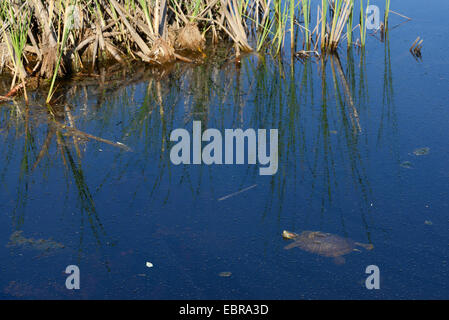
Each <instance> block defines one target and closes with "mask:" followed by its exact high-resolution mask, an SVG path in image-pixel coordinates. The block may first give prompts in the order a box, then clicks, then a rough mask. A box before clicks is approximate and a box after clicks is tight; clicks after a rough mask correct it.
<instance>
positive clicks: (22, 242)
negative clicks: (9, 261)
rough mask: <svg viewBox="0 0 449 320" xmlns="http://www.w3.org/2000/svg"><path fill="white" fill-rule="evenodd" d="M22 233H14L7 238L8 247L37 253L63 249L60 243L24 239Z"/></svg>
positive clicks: (48, 240)
mask: <svg viewBox="0 0 449 320" xmlns="http://www.w3.org/2000/svg"><path fill="white" fill-rule="evenodd" d="M22 233H23V231H15V232H14V233H13V234H12V235H11V237H10V238H9V243H8V246H9V247H14V246H21V247H28V248H32V249H36V250H39V251H49V250H55V249H62V248H64V245H63V244H62V243H59V242H56V241H53V240H50V239H34V238H25V237H24V236H23V235H22Z"/></svg>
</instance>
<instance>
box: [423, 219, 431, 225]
mask: <svg viewBox="0 0 449 320" xmlns="http://www.w3.org/2000/svg"><path fill="white" fill-rule="evenodd" d="M424 224H426V225H428V226H431V225H432V224H433V223H432V221H430V220H426V221H424Z"/></svg>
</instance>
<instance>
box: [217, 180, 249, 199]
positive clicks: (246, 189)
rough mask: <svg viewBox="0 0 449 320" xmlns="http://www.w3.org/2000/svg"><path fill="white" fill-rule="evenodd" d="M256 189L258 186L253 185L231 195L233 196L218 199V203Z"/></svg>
mask: <svg viewBox="0 0 449 320" xmlns="http://www.w3.org/2000/svg"><path fill="white" fill-rule="evenodd" d="M255 187H257V184H253V185H252V186H249V187H247V188H245V189H242V190H240V191H237V192H234V193H231V194H229V195H227V196H224V197H221V198H220V199H218V201H223V200H225V199H228V198H230V197H233V196H235V195H238V194H239V193H242V192H245V191H248V190H250V189H252V188H255Z"/></svg>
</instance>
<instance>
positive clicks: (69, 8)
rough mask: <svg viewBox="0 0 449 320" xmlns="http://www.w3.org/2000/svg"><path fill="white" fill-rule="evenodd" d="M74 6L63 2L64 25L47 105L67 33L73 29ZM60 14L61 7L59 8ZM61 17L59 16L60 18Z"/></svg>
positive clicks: (51, 94) (71, 3)
mask: <svg viewBox="0 0 449 320" xmlns="http://www.w3.org/2000/svg"><path fill="white" fill-rule="evenodd" d="M75 4H76V0H72V1H70V0H66V1H65V8H64V10H63V12H64V22H63V23H64V25H63V30H62V38H61V40H60V41H59V42H58V53H57V57H58V58H57V60H56V67H55V70H54V72H53V77H52V79H51V83H50V89H49V91H48V95H47V100H46V102H47V104H48V103H50V101H51V98H52V97H53V93H54V85H55V81H56V77H57V75H58V71H59V67H60V66H61V59H62V55H63V52H64V49H65V46H66V43H67V39H68V37H69V33H70V30H71V29H72V27H73V20H74V19H73V13H74V8H75V7H74V5H75ZM60 9H61V12H62V9H63V8H62V6H61V7H60ZM61 16H62V15H60V17H61Z"/></svg>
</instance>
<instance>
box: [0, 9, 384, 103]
mask: <svg viewBox="0 0 449 320" xmlns="http://www.w3.org/2000/svg"><path fill="white" fill-rule="evenodd" d="M358 1H359V0H317V1H314V3H313V5H312V2H311V0H188V1H181V0H11V1H2V3H1V4H0V26H1V27H0V37H1V38H0V74H1V73H10V74H11V75H12V82H11V87H10V91H9V92H8V93H7V94H6V95H4V96H0V101H6V100H10V99H11V97H12V96H14V95H16V94H17V93H18V92H19V91H23V93H24V99H25V102H26V103H28V95H27V91H26V88H27V86H29V85H30V84H31V83H33V82H35V80H36V79H37V80H44V81H45V83H46V84H47V85H48V95H47V98H46V103H47V104H49V105H50V104H51V103H52V100H53V95H54V92H55V89H56V87H55V86H56V81H57V80H58V79H61V78H64V77H66V76H70V75H73V74H75V73H77V72H80V71H82V70H86V69H87V70H90V71H91V70H94V69H95V67H98V66H99V65H102V64H107V63H111V62H114V63H115V62H116V63H119V64H123V65H127V64H129V63H131V62H132V61H136V60H137V61H139V62H145V63H148V64H151V65H156V66H159V65H165V64H169V63H173V62H175V61H182V62H187V63H192V62H195V61H198V60H201V59H202V58H204V57H205V56H206V55H205V53H204V50H205V49H206V47H210V46H215V45H217V44H223V43H225V44H228V45H229V46H230V47H231V48H232V50H233V51H234V56H235V58H236V61H238V60H239V57H240V55H241V54H243V53H247V52H258V53H268V54H271V55H273V56H276V55H280V54H282V53H283V52H284V50H285V49H284V47H285V46H286V40H287V41H289V44H290V52H291V54H292V56H296V57H298V58H302V59H305V58H308V57H310V56H311V55H312V54H315V55H316V56H323V55H325V54H332V53H336V52H337V50H339V49H341V48H343V47H344V45H343V42H344V41H346V43H347V48H348V49H349V48H351V47H353V46H355V47H360V48H363V47H364V46H365V41H366V19H367V16H366V13H365V10H366V8H367V6H369V0H360V1H359V2H360V3H357V2H358ZM356 3H357V5H358V6H359V7H360V11H357V12H356V9H355V4H356ZM315 11H316V22H315V21H312V20H315V16H312V12H315ZM389 13H392V11H391V10H390V1H389V0H386V4H385V13H384V21H383V22H382V23H381V26H380V28H379V29H380V30H377V31H380V33H381V37H382V38H383V37H384V35H385V33H386V32H388V16H389ZM312 18H313V19H312ZM357 18H358V19H357ZM354 21H359V23H358V24H357V25H354V24H355V22H354ZM357 29H358V31H359V37H358V38H357V40H356V41H355V42H354V41H353V39H354V38H356V36H357V35H356V32H357ZM377 31H376V32H377ZM298 49H299V51H297V50H298ZM319 52H321V53H319Z"/></svg>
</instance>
